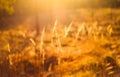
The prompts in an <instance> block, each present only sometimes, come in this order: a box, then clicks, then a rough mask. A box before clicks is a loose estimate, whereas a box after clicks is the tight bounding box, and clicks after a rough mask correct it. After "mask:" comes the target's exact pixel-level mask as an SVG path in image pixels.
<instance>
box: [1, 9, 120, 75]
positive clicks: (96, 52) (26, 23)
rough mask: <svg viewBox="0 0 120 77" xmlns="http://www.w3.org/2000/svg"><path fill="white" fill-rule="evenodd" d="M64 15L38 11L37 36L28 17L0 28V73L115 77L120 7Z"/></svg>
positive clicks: (119, 58) (119, 65) (119, 47)
mask: <svg viewBox="0 0 120 77" xmlns="http://www.w3.org/2000/svg"><path fill="white" fill-rule="evenodd" d="M67 15H68V16H67ZM49 16H51V15H49V14H48V17H49ZM63 16H64V15H63ZM65 16H66V17H65V18H64V19H62V18H60V17H58V19H54V18H52V17H51V18H48V17H46V16H45V17H44V15H43V19H42V17H41V16H40V17H41V18H40V20H39V23H40V26H41V25H46V27H43V26H42V27H40V28H41V29H40V34H39V35H36V28H35V22H34V18H33V16H29V17H28V16H27V17H25V19H24V20H22V22H21V23H18V24H14V27H11V26H10V27H9V28H2V29H1V30H0V36H1V37H0V46H1V47H0V70H1V71H0V74H1V77H10V76H11V77H119V76H120V74H119V73H120V62H119V61H120V55H119V54H120V40H119V38H120V37H119V35H120V31H119V30H120V22H119V21H120V10H119V9H93V10H91V9H78V10H76V11H72V12H71V11H70V12H66V14H65ZM50 19H52V21H51V20H50ZM6 21H7V19H6ZM8 21H9V19H8ZM8 21H7V22H8ZM13 21H15V20H13ZM16 21H17V20H16ZM18 21H19V20H18ZM53 21H54V22H53ZM41 22H42V24H41ZM49 22H50V24H48V23H49ZM13 23H14V22H13ZM6 25H7V26H9V24H6ZM7 26H6V27H7Z"/></svg>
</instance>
